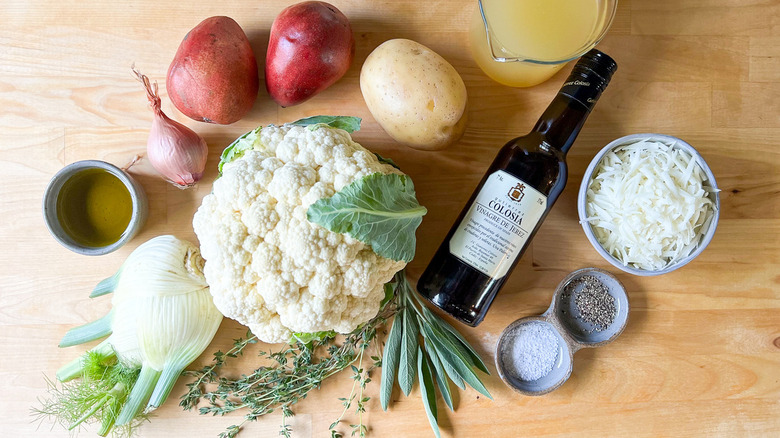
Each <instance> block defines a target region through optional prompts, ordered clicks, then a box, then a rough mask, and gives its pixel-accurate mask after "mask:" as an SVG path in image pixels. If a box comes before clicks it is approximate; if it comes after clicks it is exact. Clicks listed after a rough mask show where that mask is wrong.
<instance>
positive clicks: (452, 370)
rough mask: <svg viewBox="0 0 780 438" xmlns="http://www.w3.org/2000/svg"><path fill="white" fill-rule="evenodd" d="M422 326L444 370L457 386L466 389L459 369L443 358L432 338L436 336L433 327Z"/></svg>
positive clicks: (424, 334) (432, 350)
mask: <svg viewBox="0 0 780 438" xmlns="http://www.w3.org/2000/svg"><path fill="white" fill-rule="evenodd" d="M421 327H422V333H423V337H424V338H425V339H426V341H428V344H427V345H430V350H429V351H431V352H433V353H435V354H436V356H437V359H438V360H439V362H440V363H441V366H442V368H444V371H445V372H446V373H447V377H449V378H450V380H452V383H454V384H455V386H457V387H458V388H460V389H466V384H465V383H464V382H463V378H461V377H460V374H458V371H457V370H455V368H454V367H453V366H452V365H450V363H449V362H446V361H444V360H442V359H441V353H440V352H439V348H438V347H437V346H436V343H435V342H433V340H432V339H431V338H432V337H433V336H434V334H433V333H432V332H431V329H430V328H429V327H428V325H427V324H422V325H421Z"/></svg>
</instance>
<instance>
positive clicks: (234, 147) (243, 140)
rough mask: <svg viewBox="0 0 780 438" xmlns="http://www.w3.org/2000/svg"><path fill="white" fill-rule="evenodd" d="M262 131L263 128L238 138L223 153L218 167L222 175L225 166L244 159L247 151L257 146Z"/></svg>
mask: <svg viewBox="0 0 780 438" xmlns="http://www.w3.org/2000/svg"><path fill="white" fill-rule="evenodd" d="M261 129H263V127H262V126H260V127H258V128H256V129H253V130H251V131H249V132H247V133H246V134H244V135H242V136H241V137H238V138H237V139H236V140H235V141H233V143H230V145H229V146H228V147H226V148H225V150H223V151H222V155H220V157H219V164H218V165H217V170H219V174H220V175H222V168H223V167H224V166H225V164H227V163H230V162H233V161H235V160H237V159H239V158H241V157H243V156H244V154H245V153H246V151H248V150H252V149H254V147H255V145H256V144H257V143H258V142H259V138H260V137H259V135H260V130H261Z"/></svg>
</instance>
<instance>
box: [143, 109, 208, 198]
mask: <svg viewBox="0 0 780 438" xmlns="http://www.w3.org/2000/svg"><path fill="white" fill-rule="evenodd" d="M208 152H209V149H208V146H207V145H206V141H205V140H203V138H202V137H201V136H199V135H198V134H197V133H195V131H193V130H192V129H190V128H188V127H186V126H184V125H182V124H181V123H179V122H177V121H175V120H171V119H170V118H169V117H168V116H166V115H165V114H164V113H163V112H162V111H155V117H154V122H153V123H152V130H151V131H150V132H149V140H148V141H147V144H146V154H147V157H148V158H149V162H150V163H152V166H153V167H154V168H155V169H156V170H157V171H158V172H160V174H161V175H162V176H164V177H165V178H166V179H168V180H169V181H170V182H172V183H173V184H174V185H176V186H177V187H179V188H187V187H191V186H193V185H195V184H196V183H197V182H198V181H200V179H201V177H202V176H203V170H204V169H205V168H206V160H207V158H208Z"/></svg>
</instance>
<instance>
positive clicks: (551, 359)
mask: <svg viewBox="0 0 780 438" xmlns="http://www.w3.org/2000/svg"><path fill="white" fill-rule="evenodd" d="M508 341H509V343H508V347H509V348H507V351H506V352H505V354H504V355H503V358H502V360H503V361H504V366H505V368H507V369H508V370H510V371H511V372H512V373H513V374H515V375H516V376H517V377H519V378H520V379H521V380H525V381H534V380H538V379H541V378H542V377H544V376H546V375H547V374H549V373H550V371H552V369H553V366H555V362H556V361H557V360H558V351H559V347H558V336H556V334H555V332H554V330H553V329H552V327H550V325H549V324H548V323H545V322H540V321H531V322H527V323H524V324H521V325H520V326H518V327H517V328H516V329H515V330H514V332H513V333H512V335H511V337H510V338H509V340H508Z"/></svg>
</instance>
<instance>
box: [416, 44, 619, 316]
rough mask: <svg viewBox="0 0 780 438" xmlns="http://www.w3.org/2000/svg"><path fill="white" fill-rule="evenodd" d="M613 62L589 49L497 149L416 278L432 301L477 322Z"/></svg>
mask: <svg viewBox="0 0 780 438" xmlns="http://www.w3.org/2000/svg"><path fill="white" fill-rule="evenodd" d="M616 69H617V64H616V63H615V61H614V60H613V59H612V58H610V57H609V56H607V55H606V54H604V53H602V52H600V51H598V50H595V49H593V50H591V51H589V52H588V53H586V54H585V55H584V56H582V58H580V60H579V61H578V62H577V64H576V65H575V66H574V69H573V70H572V73H571V75H570V76H569V78H568V79H566V82H565V83H564V84H563V87H562V88H561V90H560V91H559V92H558V94H557V95H556V96H555V98H554V99H553V101H552V103H550V105H549V106H548V107H547V109H546V110H545V111H544V114H542V116H541V117H540V118H539V121H537V122H536V125H535V126H534V129H533V131H531V133H529V134H528V135H525V136H523V137H518V138H515V139H513V140H511V141H509V143H507V144H506V145H504V147H503V148H501V150H500V151H499V153H498V156H496V158H495V160H493V163H492V164H491V165H490V168H489V169H488V170H487V172H486V173H485V176H484V177H483V178H482V181H480V183H479V185H478V186H477V188H476V190H475V191H474V194H472V195H471V198H470V199H469V201H468V203H467V204H466V206H465V207H464V208H463V211H461V213H460V215H459V216H458V218H457V220H456V221H455V224H454V225H453V226H452V229H450V232H449V233H448V234H447V237H446V238H445V239H444V242H442V244H441V246H440V247H439V249H438V250H437V251H436V254H435V255H434V256H433V259H432V260H431V262H430V264H428V267H427V268H426V269H425V272H423V274H422V276H421V277H420V280H419V281H418V283H417V291H418V292H419V293H420V294H421V295H422V296H423V297H425V298H427V299H428V300H429V301H431V302H432V303H433V304H435V305H436V306H437V307H439V308H441V309H443V310H444V311H445V312H447V313H449V314H450V315H452V316H454V317H455V318H456V319H458V320H459V321H461V322H463V323H465V324H468V325H470V326H476V325H478V324H479V323H480V322H482V320H483V319H484V318H485V314H486V313H487V311H488V308H489V307H490V304H491V303H492V302H493V299H494V298H495V297H496V294H497V293H498V291H499V290H500V289H501V286H502V285H503V284H504V282H505V281H506V279H507V277H508V276H509V272H511V270H512V269H513V268H514V267H515V265H516V264H517V262H518V261H519V260H520V257H521V256H522V254H523V252H524V251H525V249H526V248H527V247H528V244H529V243H530V242H531V239H532V238H533V236H534V234H536V231H537V230H538V229H539V227H540V226H541V224H542V221H543V220H544V218H545V216H547V213H548V212H549V211H550V209H551V208H552V206H553V204H554V203H555V200H556V199H558V196H559V195H560V194H561V192H562V191H563V188H564V186H565V185H566V179H567V172H568V170H567V167H566V152H568V150H569V148H571V145H572V143H574V139H575V138H576V137H577V134H578V133H579V131H580V129H581V128H582V125H583V124H584V123H585V119H586V118H587V117H588V114H590V111H591V109H592V108H593V106H594V105H595V104H596V101H597V100H598V98H599V96H600V95H601V92H602V91H604V89H605V88H606V86H607V84H608V83H609V80H610V78H611V77H612V74H613V73H614V72H615V70H616Z"/></svg>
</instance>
